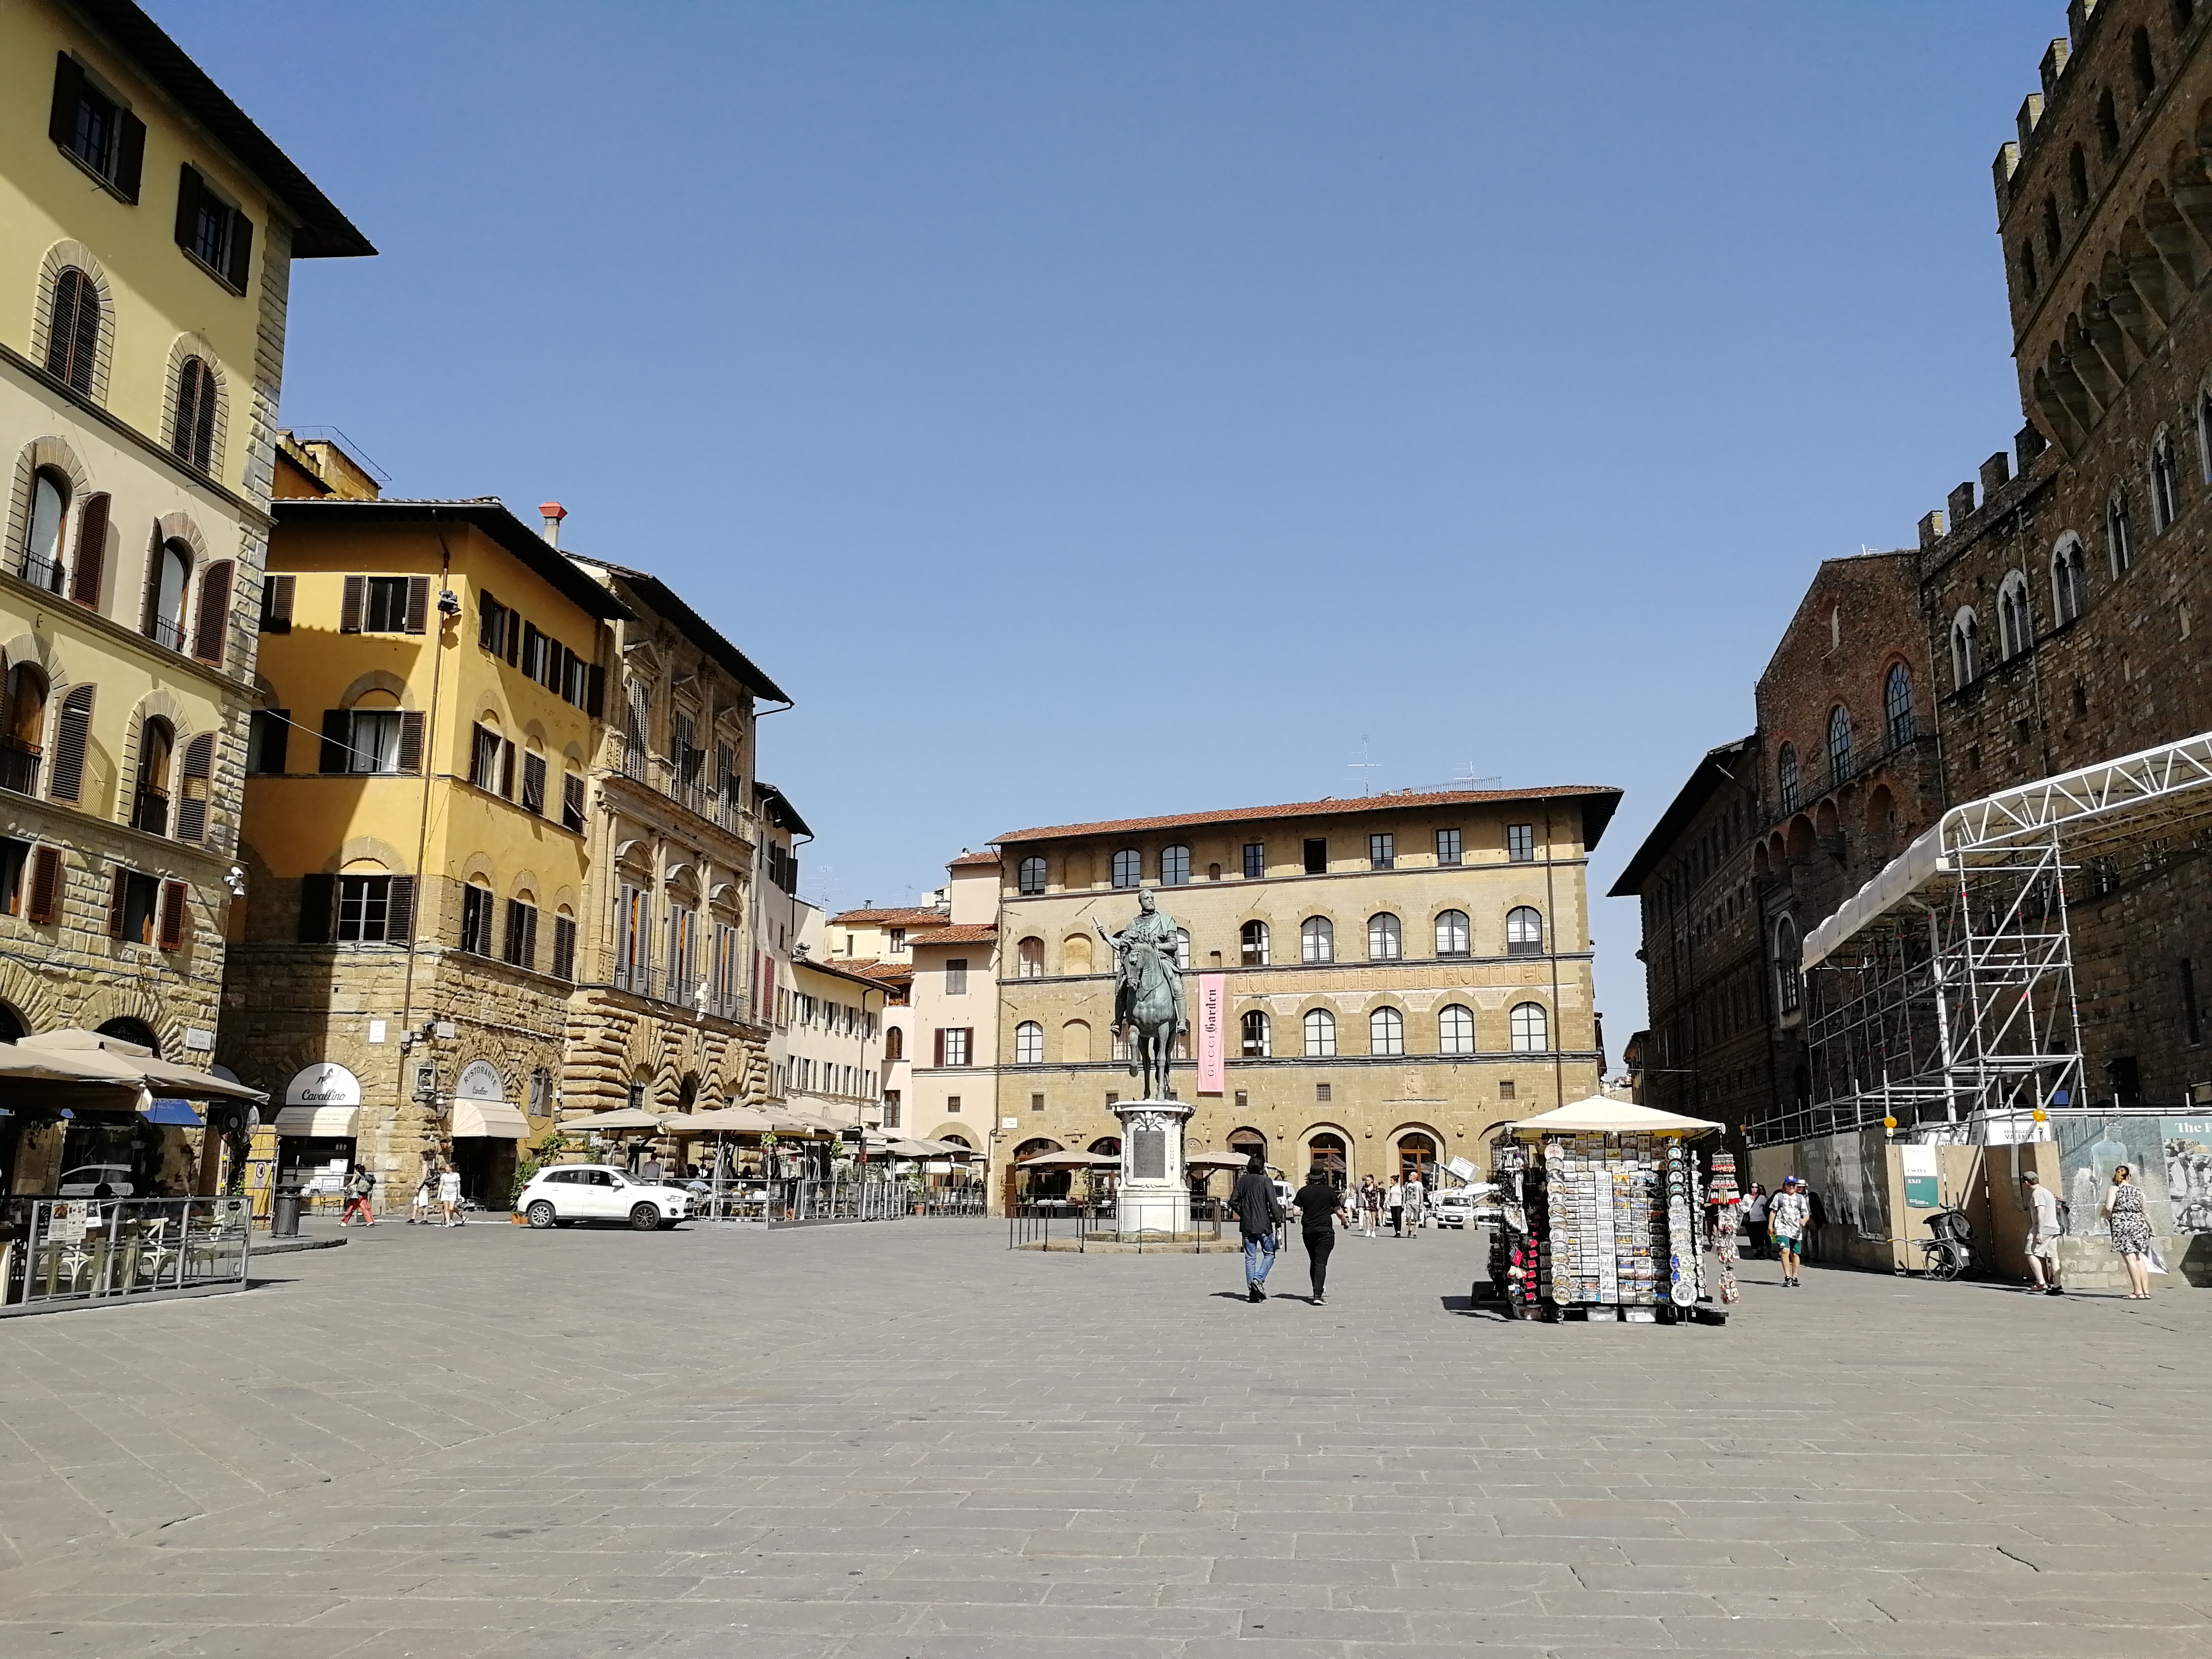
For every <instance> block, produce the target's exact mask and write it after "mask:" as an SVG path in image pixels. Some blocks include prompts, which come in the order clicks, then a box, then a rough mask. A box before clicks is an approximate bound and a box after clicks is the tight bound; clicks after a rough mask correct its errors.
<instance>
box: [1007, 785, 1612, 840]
mask: <svg viewBox="0 0 2212 1659" xmlns="http://www.w3.org/2000/svg"><path fill="white" fill-rule="evenodd" d="M1577 796H1578V797H1582V798H1584V799H1588V800H1589V803H1590V806H1591V807H1592V808H1593V809H1594V810H1595V811H1596V812H1597V813H1598V814H1599V817H1598V819H1597V825H1598V828H1600V829H1602V828H1603V827H1604V823H1605V820H1606V819H1607V818H1610V817H1612V816H1613V807H1614V806H1615V805H1618V804H1619V802H1620V790H1618V789H1613V788H1609V787H1607V786H1605V785H1603V784H1594V783H1562V784H1546V785H1543V786H1541V787H1537V788H1534V789H1443V790H1437V791H1434V792H1431V793H1427V794H1419V795H1416V794H1412V793H1407V794H1401V795H1350V796H1346V797H1344V798H1343V799H1331V800H1306V801H1296V802H1293V803H1291V804H1290V805H1285V806H1231V807H1225V808H1223V809H1222V810H1221V811H1215V812H1177V813H1173V814H1170V815H1169V816H1168V817H1156V818H1103V819H1101V820H1100V821H1098V822H1097V823H1055V824H1050V825H1048V826H1046V827H1045V828H1042V829H1015V830H1010V831H1008V832H1007V833H1006V834H1005V835H1003V836H993V837H992V838H991V839H992V840H994V841H995V842H998V843H999V845H1000V847H1002V848H1003V847H1006V846H1009V845H1013V844H1018V843H1020V842H1033V841H1065V840H1070V839H1073V837H1075V836H1108V835H1130V834H1134V833H1136V832H1138V831H1139V830H1145V829H1182V828H1185V827H1188V828H1193V829H1195V828H1198V827H1200V826H1201V825H1204V824H1209V823H1254V822H1256V821H1259V820H1262V819H1267V818H1313V817H1354V816H1357V815H1358V814H1360V813H1364V812H1400V811H1405V810H1406V809H1407V807H1420V806H1480V805H1493V804H1500V803H1504V802H1507V801H1516V800H1555V799H1561V798H1564V797H1577ZM1589 844H1590V845H1591V846H1595V845H1596V844H1597V836H1595V834H1593V835H1591V836H1589Z"/></svg>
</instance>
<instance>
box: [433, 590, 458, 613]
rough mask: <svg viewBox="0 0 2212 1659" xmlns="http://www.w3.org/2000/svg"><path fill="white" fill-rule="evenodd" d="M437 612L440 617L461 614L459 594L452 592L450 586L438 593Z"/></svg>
mask: <svg viewBox="0 0 2212 1659" xmlns="http://www.w3.org/2000/svg"><path fill="white" fill-rule="evenodd" d="M438 614H439V615H440V616H441V617H458V616H459V615H460V614H461V598H460V595H459V594H458V593H456V592H453V589H452V588H450V587H449V588H447V589H446V590H445V592H442V593H441V594H439V595H438Z"/></svg>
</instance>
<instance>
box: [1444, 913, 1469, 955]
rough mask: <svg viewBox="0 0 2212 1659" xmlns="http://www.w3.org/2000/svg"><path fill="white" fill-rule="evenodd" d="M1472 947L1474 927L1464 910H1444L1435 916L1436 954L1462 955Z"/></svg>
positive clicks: (1466, 953)
mask: <svg viewBox="0 0 2212 1659" xmlns="http://www.w3.org/2000/svg"><path fill="white" fill-rule="evenodd" d="M1473 949H1474V929H1473V928H1472V927H1469V926H1468V920H1467V912H1466V911H1464V910H1444V911H1441V912H1439V913H1438V914H1437V955H1438V956H1440V957H1463V956H1466V955H1468V952H1469V951H1472V950H1473Z"/></svg>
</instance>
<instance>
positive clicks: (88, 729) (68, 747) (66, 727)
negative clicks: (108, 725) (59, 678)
mask: <svg viewBox="0 0 2212 1659" xmlns="http://www.w3.org/2000/svg"><path fill="white" fill-rule="evenodd" d="M93 692H94V687H92V686H89V685H80V686H78V687H77V688H76V690H72V691H71V692H70V694H69V696H66V697H64V698H63V699H62V714H61V719H60V720H59V721H58V723H57V724H56V726H55V727H54V770H53V775H52V778H51V779H50V780H49V781H48V782H47V784H46V793H47V794H49V795H51V796H52V798H53V799H56V800H69V801H75V800H82V799H83V797H84V751H85V748H86V745H87V744H89V743H90V742H91V740H92V697H93Z"/></svg>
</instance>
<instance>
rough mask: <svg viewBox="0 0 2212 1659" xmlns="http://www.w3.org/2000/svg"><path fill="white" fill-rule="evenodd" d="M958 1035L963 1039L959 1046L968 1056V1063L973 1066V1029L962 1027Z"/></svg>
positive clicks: (966, 1026)
mask: <svg viewBox="0 0 2212 1659" xmlns="http://www.w3.org/2000/svg"><path fill="white" fill-rule="evenodd" d="M960 1034H961V1036H963V1038H964V1039H965V1041H964V1042H963V1043H962V1044H961V1048H962V1050H963V1052H964V1053H965V1054H967V1056H968V1063H969V1065H970V1066H973V1065H974V1064H975V1027H974V1026H972V1025H963V1026H962V1027H961V1028H960Z"/></svg>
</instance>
